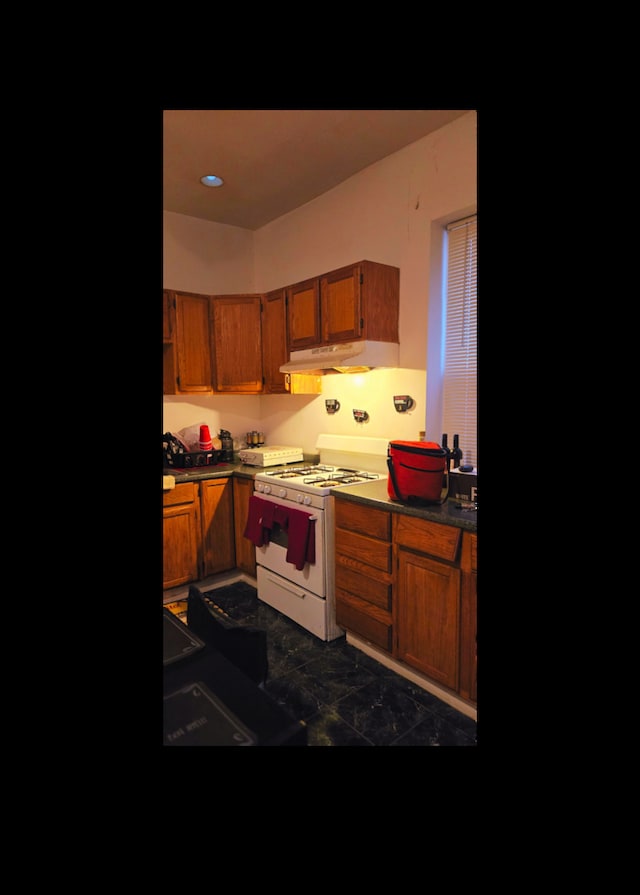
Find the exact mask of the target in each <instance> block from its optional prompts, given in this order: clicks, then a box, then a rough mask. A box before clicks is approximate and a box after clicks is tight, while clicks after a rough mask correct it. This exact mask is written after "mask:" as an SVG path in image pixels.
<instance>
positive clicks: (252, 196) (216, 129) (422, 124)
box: [162, 109, 469, 230]
mask: <svg viewBox="0 0 640 895" xmlns="http://www.w3.org/2000/svg"><path fill="white" fill-rule="evenodd" d="M468 111H469V110H468V109H165V110H163V118H164V125H163V206H162V207H163V208H164V210H165V211H173V212H177V213H178V214H186V215H190V216H191V217H195V218H202V219H204V220H207V221H214V222H216V223H219V224H230V225H233V226H235V227H243V228H245V229H247V230H257V229H258V228H259V227H262V226H264V225H265V224H268V223H269V221H273V220H275V218H278V217H280V216H281V215H283V214H286V213H287V212H289V211H293V209H294V208H298V207H299V206H300V205H304V204H305V203H306V202H310V201H311V200H312V199H315V198H316V197H317V196H320V195H322V193H325V192H327V190H330V189H332V188H333V187H334V186H337V185H338V184H339V183H342V181H344V180H346V179H347V178H349V177H351V176H352V175H353V174H356V173H357V172H358V171H361V170H362V169H363V168H366V167H368V166H369V165H372V164H373V163H374V162H377V161H379V160H380V159H382V158H385V156H387V155H391V154H392V153H393V152H397V151H398V150H399V149H402V148H403V147H404V146H408V145H409V143H414V142H415V141H416V140H420V139H421V138H422V137H425V136H426V135H427V134H430V133H431V132H432V131H435V130H438V128H441V127H443V126H444V125H445V124H449V122H451V121H453V120H454V119H456V118H459V117H460V116H461V115H464V114H466V112H468ZM205 174H216V175H218V176H219V177H222V179H223V180H224V185H223V186H221V187H218V188H210V187H205V186H203V185H202V184H201V183H200V178H201V177H202V176H204V175H205Z"/></svg>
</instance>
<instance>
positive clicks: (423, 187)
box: [162, 112, 477, 452]
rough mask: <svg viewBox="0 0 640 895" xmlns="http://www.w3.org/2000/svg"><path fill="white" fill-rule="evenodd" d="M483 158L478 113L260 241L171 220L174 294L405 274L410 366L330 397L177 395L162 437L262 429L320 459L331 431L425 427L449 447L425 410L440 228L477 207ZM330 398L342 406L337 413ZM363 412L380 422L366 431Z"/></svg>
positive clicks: (404, 357) (327, 392)
mask: <svg viewBox="0 0 640 895" xmlns="http://www.w3.org/2000/svg"><path fill="white" fill-rule="evenodd" d="M476 156H477V146H476V113H475V112H469V113H468V114H467V115H464V116H463V117H462V118H459V119H457V120H456V121H453V122H451V124H448V125H446V126H445V127H443V128H441V129H440V130H438V131H436V132H435V133H433V134H429V135H428V136H427V137H424V138H423V139H422V140H418V141H417V142H416V143H412V144H411V145H410V146H407V147H405V148H404V149H402V150H400V151H399V152H396V153H394V154H393V155H391V156H389V157H388V158H386V159H383V160H382V161H380V162H377V163H376V164H375V165H371V166H370V167H368V168H366V169H365V170H364V171H361V172H360V173H359V174H356V175H355V176H354V177H351V178H349V179H348V180H346V181H345V182H344V183H342V184H340V185H339V186H337V187H335V188H334V189H332V190H330V191H329V192H327V193H325V194H324V195H322V196H320V197H318V198H317V199H314V200H313V201H312V202H309V203H307V204H306V205H304V206H302V207H301V208H299V209H296V210H295V211H293V212H290V213H289V214H287V215H283V216H282V217H280V218H278V219H277V220H275V221H272V222H271V223H270V224H267V225H266V226H264V227H262V228H261V229H260V230H257V231H255V232H251V231H245V230H243V229H241V228H238V227H225V226H223V225H220V224H212V223H210V222H207V221H199V220H197V219H195V218H189V217H186V216H184V215H178V214H172V213H168V212H165V214H164V259H163V260H164V279H163V284H164V287H165V288H170V289H184V290H186V291H190V292H204V293H207V294H216V293H218V294H223V293H227V292H266V291H269V290H271V289H277V288H279V287H281V286H287V285H290V284H293V283H296V282H299V281H300V280H304V279H307V278H309V277H313V276H318V275H320V274H322V273H326V272H328V271H331V270H334V269H336V268H338V267H342V266H344V265H347V264H351V263H353V262H355V261H361V260H365V259H366V260H370V261H379V262H382V263H385V264H392V265H394V266H396V267H399V268H400V363H401V366H402V367H403V368H408V369H404V370H400V371H388V370H372V371H371V372H369V373H366V374H362V375H360V374H348V375H342V376H340V375H329V376H325V377H323V380H322V387H323V394H322V395H320V396H318V397H305V396H300V395H286V396H275V395H273V396H264V397H244V396H241V397H232V396H227V395H225V396H221V397H209V398H197V399H194V398H186V397H183V396H181V397H165V398H164V401H163V430H162V431H163V432H166V431H178V430H180V429H181V428H184V427H185V426H187V425H192V424H195V423H198V422H206V423H208V424H209V426H210V428H211V431H212V432H213V431H214V430H215V431H218V430H219V429H220V427H222V428H225V429H229V431H231V433H232V435H233V436H234V437H236V438H237V439H238V440H240V439H242V438H243V436H244V433H245V432H246V431H248V430H251V429H259V430H261V431H264V432H265V433H266V435H267V440H268V441H270V442H271V443H272V444H294V445H301V446H302V447H303V448H304V449H305V451H310V452H311V451H312V450H313V448H314V447H315V441H316V438H317V435H318V434H320V433H321V432H330V433H334V434H363V435H368V436H377V437H384V438H389V439H392V438H393V439H407V440H416V439H417V438H418V432H419V431H420V430H422V429H424V430H426V432H427V438H428V439H429V440H434V441H439V440H440V437H441V434H442V433H441V432H439V431H438V429H439V426H440V422H439V420H436V418H435V416H434V427H433V428H430V426H429V420H428V419H427V415H426V406H425V402H426V388H427V381H426V368H427V360H426V355H427V343H428V303H429V296H430V292H433V291H434V283H433V280H434V279H436V278H434V277H431V276H430V272H431V261H430V259H431V256H432V252H433V250H434V246H432V225H433V222H434V221H436V220H437V221H446V220H454V219H455V218H456V217H460V216H463V215H464V214H468V213H469V212H471V211H474V210H475V209H476V201H477V199H476V177H477V165H476ZM436 292H437V290H436ZM434 300H438V301H439V300H440V296H439V294H436V295H434ZM432 336H433V334H432ZM394 394H410V395H412V397H414V399H416V402H417V406H416V408H415V410H414V411H410V412H409V413H406V414H398V413H397V412H396V411H395V409H394V407H393V395H394ZM326 397H332V398H337V399H338V400H339V401H340V402H341V405H342V407H341V410H340V412H339V413H338V414H336V415H335V416H329V415H328V414H327V413H326V410H325V406H324V399H325V398H326ZM356 402H357V403H356ZM354 408H355V409H358V410H366V411H367V412H368V413H369V416H370V420H369V422H368V423H365V424H357V423H356V422H355V421H354V419H353V413H352V410H353V409H354Z"/></svg>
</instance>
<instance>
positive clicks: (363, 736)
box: [203, 581, 477, 746]
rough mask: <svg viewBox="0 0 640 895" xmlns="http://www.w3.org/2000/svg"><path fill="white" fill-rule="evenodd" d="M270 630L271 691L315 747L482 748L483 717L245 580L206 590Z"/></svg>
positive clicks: (241, 618)
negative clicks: (320, 628) (320, 632)
mask: <svg viewBox="0 0 640 895" xmlns="http://www.w3.org/2000/svg"><path fill="white" fill-rule="evenodd" d="M203 593H205V594H206V595H207V596H208V597H209V598H210V599H212V600H213V601H214V602H215V603H216V605H217V606H219V607H220V608H221V609H222V610H223V611H224V612H226V613H227V614H228V615H229V616H230V617H231V618H232V619H234V620H235V621H237V622H239V623H240V624H242V623H246V624H252V625H258V626H259V627H261V628H264V629H265V630H266V632H267V645H268V646H267V649H268V660H269V672H268V676H267V682H266V684H265V690H266V691H267V693H269V694H270V695H271V696H272V697H273V698H274V699H275V700H277V702H279V703H280V704H281V705H283V706H285V707H286V708H287V709H288V711H289V712H290V713H291V714H292V715H293V716H294V717H295V718H296V719H299V720H303V721H304V722H305V723H306V725H307V732H308V745H309V746H475V745H476V744H477V743H476V722H475V721H474V720H473V719H472V718H468V717H467V716H466V715H463V714H462V713H461V712H459V711H457V710H456V709H454V708H452V707H451V706H450V705H447V703H445V702H442V700H440V699H438V698H437V697H435V696H433V695H432V694H431V693H428V692H427V691H426V690H423V689H422V688H421V687H418V686H416V685H415V684H413V683H412V682H411V681H408V680H406V679H405V678H403V677H401V676H400V675H398V674H396V673H395V672H393V671H391V670H389V669H388V668H385V666H384V665H381V664H380V663H379V662H376V660H375V659H372V658H371V657H370V656H367V655H366V654H365V653H363V652H362V651H361V650H358V649H356V648H355V647H354V646H351V644H348V643H347V642H346V638H344V637H341V638H339V639H338V640H334V641H331V642H330V643H325V642H323V641H321V640H318V638H317V637H314V636H313V634H310V633H309V632H308V631H306V630H305V629H304V628H301V627H300V626H299V625H297V624H296V623H295V622H293V621H291V620H290V619H288V618H287V617H286V616H284V615H282V614H281V613H279V612H277V610H275V609H272V607H271V606H267V605H266V603H262V602H261V601H260V600H258V598H257V594H256V590H255V588H254V587H252V586H251V585H249V584H247V583H245V582H242V581H239V582H235V583H234V584H231V585H228V586H224V587H220V588H216V589H213V590H206V589H204V588H203Z"/></svg>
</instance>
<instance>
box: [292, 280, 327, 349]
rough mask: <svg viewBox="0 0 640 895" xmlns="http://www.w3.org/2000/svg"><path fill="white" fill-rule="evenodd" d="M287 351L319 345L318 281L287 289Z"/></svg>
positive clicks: (297, 284) (299, 284)
mask: <svg viewBox="0 0 640 895" xmlns="http://www.w3.org/2000/svg"><path fill="white" fill-rule="evenodd" d="M287 323H288V328H289V332H288V344H289V351H300V349H302V348H314V347H315V346H317V345H320V343H321V340H322V336H321V332H320V280H319V279H318V278H317V277H316V278H315V279H313V280H305V281H304V282H302V283H296V285H295V286H289V287H288V288H287Z"/></svg>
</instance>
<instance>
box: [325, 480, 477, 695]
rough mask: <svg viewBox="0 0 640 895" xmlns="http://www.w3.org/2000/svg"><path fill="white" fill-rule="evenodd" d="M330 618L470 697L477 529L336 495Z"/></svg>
mask: <svg viewBox="0 0 640 895" xmlns="http://www.w3.org/2000/svg"><path fill="white" fill-rule="evenodd" d="M335 549H336V562H335V593H336V619H337V622H338V624H339V625H340V626H341V627H343V628H345V629H346V630H347V631H349V632H351V633H353V634H355V635H357V636H358V637H360V638H362V639H364V640H366V641H368V642H369V643H371V644H372V645H374V646H375V647H377V648H378V649H380V650H382V651H384V652H386V653H388V654H389V655H390V656H391V657H392V658H393V659H396V660H397V661H399V662H402V663H403V664H405V665H406V666H407V667H408V668H412V669H414V670H415V671H418V672H420V673H421V674H424V675H425V676H426V677H428V678H429V679H430V680H432V681H433V682H434V683H436V684H438V685H440V686H442V687H446V688H448V689H449V690H452V691H454V692H455V693H457V694H459V696H461V697H462V698H463V699H466V700H468V701H470V702H476V701H477V686H476V679H477V674H476V612H477V596H476V594H477V588H476V580H477V559H476V558H477V535H476V534H474V533H471V532H467V531H464V532H463V530H462V529H459V528H456V527H455V526H451V525H443V524H441V523H438V522H431V521H429V520H426V519H420V518H418V517H415V516H410V515H404V514H402V513H390V512H386V511H384V510H377V509H373V508H372V507H371V506H370V505H366V504H357V503H353V502H350V501H347V500H344V499H343V500H341V499H340V498H339V496H336V500H335Z"/></svg>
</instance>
